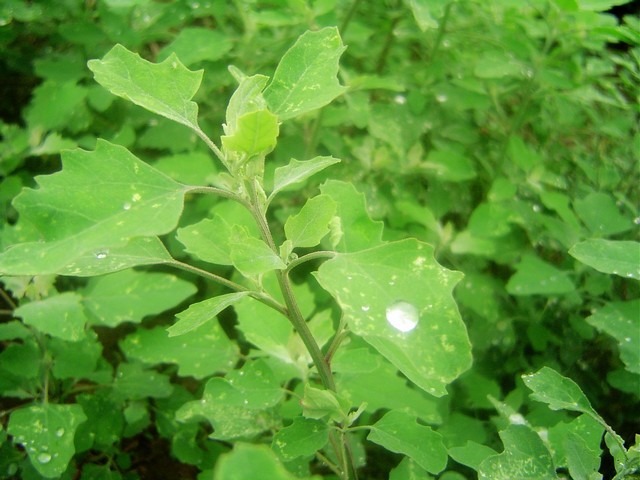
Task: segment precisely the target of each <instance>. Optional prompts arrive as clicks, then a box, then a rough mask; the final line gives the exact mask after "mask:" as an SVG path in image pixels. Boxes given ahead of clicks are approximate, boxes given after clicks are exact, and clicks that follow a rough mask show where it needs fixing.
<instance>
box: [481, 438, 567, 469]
mask: <svg viewBox="0 0 640 480" xmlns="http://www.w3.org/2000/svg"><path fill="white" fill-rule="evenodd" d="M500 438H501V439H502V443H503V444H504V452H502V453H500V454H498V455H494V456H491V457H488V458H486V459H485V460H484V461H483V462H482V463H481V464H480V467H479V469H478V479H479V480H514V479H515V478H517V479H520V480H543V479H544V480H554V479H557V478H558V476H557V475H556V470H555V467H554V466H553V460H552V458H551V454H550V453H549V450H548V449H547V447H545V445H544V443H543V442H542V439H541V438H540V436H539V435H538V434H537V433H536V432H534V431H533V430H531V429H530V428H529V427H527V426H525V425H509V426H508V427H507V429H506V430H503V431H502V432H500Z"/></svg>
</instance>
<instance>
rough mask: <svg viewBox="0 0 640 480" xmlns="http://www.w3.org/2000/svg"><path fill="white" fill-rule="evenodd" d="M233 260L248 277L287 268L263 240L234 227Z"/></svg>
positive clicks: (238, 227)
mask: <svg viewBox="0 0 640 480" xmlns="http://www.w3.org/2000/svg"><path fill="white" fill-rule="evenodd" d="M231 235H232V238H233V241H232V243H231V260H232V261H233V264H234V265H235V267H236V268H237V269H238V270H239V271H240V272H241V273H242V274H243V275H246V276H251V275H259V274H261V273H266V272H269V271H271V270H283V269H285V268H287V266H286V265H285V264H284V262H283V261H282V259H281V258H280V257H279V256H278V255H277V254H276V253H275V252H274V251H273V250H271V248H269V246H268V245H267V244H266V243H264V242H263V241H262V240H260V239H258V238H256V237H253V236H251V235H249V233H248V232H247V230H246V229H245V228H243V227H240V226H238V225H234V226H233V227H232V230H231Z"/></svg>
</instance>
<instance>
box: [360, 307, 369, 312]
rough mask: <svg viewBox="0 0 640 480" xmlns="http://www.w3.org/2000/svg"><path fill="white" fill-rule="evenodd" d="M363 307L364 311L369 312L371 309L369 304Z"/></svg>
mask: <svg viewBox="0 0 640 480" xmlns="http://www.w3.org/2000/svg"><path fill="white" fill-rule="evenodd" d="M361 308H362V311H363V312H368V311H369V305H363V306H362V307H361Z"/></svg>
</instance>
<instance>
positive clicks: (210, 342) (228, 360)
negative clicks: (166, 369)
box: [120, 321, 238, 378]
mask: <svg viewBox="0 0 640 480" xmlns="http://www.w3.org/2000/svg"><path fill="white" fill-rule="evenodd" d="M120 348H121V349H122V351H123V352H124V354H125V355H126V356H127V358H129V359H137V360H140V361H142V362H145V363H148V364H152V365H153V364H158V363H175V364H176V365H178V374H179V375H181V376H192V377H195V378H203V377H207V376H209V375H213V374H214V373H218V372H226V371H227V370H229V369H230V368H232V367H233V366H234V365H235V363H236V362H237V360H238V347H237V345H236V344H235V343H234V342H232V341H231V340H229V338H228V337H227V336H226V335H225V334H224V332H223V330H222V328H221V327H220V324H219V323H218V322H217V321H213V322H208V323H206V324H205V325H203V326H202V327H200V328H199V329H198V330H193V331H191V332H188V333H185V334H184V335H180V336H179V337H169V335H168V333H167V330H166V329H165V327H156V328H153V329H151V330H146V329H139V330H137V331H136V332H135V333H132V334H131V335H128V336H127V337H126V338H125V339H124V340H123V341H122V342H120Z"/></svg>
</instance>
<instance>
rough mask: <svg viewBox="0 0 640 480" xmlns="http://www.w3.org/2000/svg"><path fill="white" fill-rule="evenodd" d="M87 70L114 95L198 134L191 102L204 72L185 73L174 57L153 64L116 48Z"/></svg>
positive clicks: (117, 46) (193, 106)
mask: <svg viewBox="0 0 640 480" xmlns="http://www.w3.org/2000/svg"><path fill="white" fill-rule="evenodd" d="M88 66H89V69H90V70H91V71H92V72H93V74H94V76H95V79H96V81H97V82H98V83H99V84H100V85H102V86H103V87H104V88H106V89H107V90H109V91H110V92H111V93H113V94H114V95H118V96H119V97H122V98H125V99H127V100H129V101H131V102H133V103H135V104H136V105H140V106H141V107H143V108H146V109H147V110H149V111H151V112H154V113H157V114H158V115H162V116H163V117H167V118H169V119H171V120H173V121H175V122H178V123H181V124H183V125H186V126H187V127H190V128H192V129H194V130H199V127H198V105H197V104H196V103H194V102H192V101H191V99H192V98H193V96H194V95H195V94H196V92H197V91H198V88H199V87H200V82H201V81H202V73H203V71H202V70H198V71H196V72H192V71H190V70H188V69H187V68H186V67H185V66H184V65H182V63H180V60H178V57H177V56H176V55H175V54H171V55H170V56H169V58H167V59H166V60H164V61H163V62H161V63H158V64H153V63H151V62H148V61H146V60H144V59H143V58H141V57H140V55H138V54H137V53H132V52H130V51H129V50H127V49H126V48H125V47H123V46H122V45H116V46H115V47H113V48H112V49H111V50H109V52H108V53H107V54H106V55H105V56H104V57H103V58H102V60H89V62H88Z"/></svg>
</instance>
